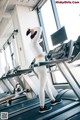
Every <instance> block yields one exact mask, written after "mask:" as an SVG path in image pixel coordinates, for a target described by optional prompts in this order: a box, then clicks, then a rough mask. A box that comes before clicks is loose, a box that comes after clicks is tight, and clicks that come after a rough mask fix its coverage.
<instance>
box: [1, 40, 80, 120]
mask: <svg viewBox="0 0 80 120" xmlns="http://www.w3.org/2000/svg"><path fill="white" fill-rule="evenodd" d="M72 48H73V42H72V41H69V42H68V43H64V44H62V45H61V46H59V47H57V49H54V50H53V52H52V53H51V56H52V57H53V58H54V57H55V58H56V59H53V60H50V61H46V62H40V63H39V64H35V65H34V67H40V66H43V65H51V64H52V65H53V64H57V65H58V67H59V69H60V71H61V72H62V74H63V75H64V76H65V78H66V79H67V81H68V83H69V85H70V86H71V88H72V90H73V91H72V92H71V93H72V96H71V98H72V99H71V98H70V96H69V97H68V98H67V99H66V98H65V97H63V96H64V95H65V96H66V93H68V92H69V90H66V91H65V92H63V91H62V93H60V94H61V95H60V94H59V95H60V96H61V97H62V102H60V103H57V104H54V105H53V106H52V110H51V111H48V112H45V113H43V114H40V113H39V112H38V111H39V101H38V98H34V100H33V99H31V100H29V101H26V102H25V105H24V104H21V103H20V104H19V105H22V107H20V108H19V105H18V106H12V107H11V108H10V109H9V108H6V109H4V110H1V111H2V112H4V111H5V110H6V111H7V112H8V114H9V116H8V117H9V120H15V119H16V120H60V119H62V120H68V119H71V120H72V118H74V117H75V116H74V115H78V114H79V112H80V86H79V83H78V81H77V80H76V78H75V77H74V75H73V74H72V71H70V70H69V66H68V67H67V62H69V60H70V59H71V56H72ZM56 51H57V52H56ZM64 53H65V54H64ZM57 54H58V55H57ZM66 61H67V62H66ZM63 68H64V69H63ZM26 71H27V70H26ZM71 93H70V92H69V93H68V94H71ZM68 94H67V96H68ZM73 98H74V99H73ZM33 101H34V102H35V103H34V102H33ZM46 104H47V105H50V100H49V99H46ZM13 107H14V110H13ZM15 107H16V109H15ZM77 120H78V119H77Z"/></svg>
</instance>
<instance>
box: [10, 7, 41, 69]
mask: <svg viewBox="0 0 80 120" xmlns="http://www.w3.org/2000/svg"><path fill="white" fill-rule="evenodd" d="M12 20H13V25H14V28H15V29H18V30H19V33H18V35H17V38H16V42H17V47H18V53H19V58H18V61H19V62H20V65H21V67H22V68H28V67H29V65H30V63H31V62H32V60H33V58H34V56H33V53H32V51H31V49H30V39H29V37H26V31H27V29H28V28H29V27H35V26H39V22H38V17H37V13H36V11H30V9H28V8H27V7H24V6H18V5H17V6H16V7H15V9H14V12H13V13H12Z"/></svg>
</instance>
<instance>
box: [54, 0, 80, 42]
mask: <svg viewBox="0 0 80 120" xmlns="http://www.w3.org/2000/svg"><path fill="white" fill-rule="evenodd" d="M55 1H56V0H55ZM61 1H62V2H63V4H62V3H60V0H57V1H56V6H57V11H58V15H59V19H60V23H61V26H63V25H64V26H65V28H66V31H67V35H68V39H69V40H76V39H77V37H78V36H79V35H80V4H79V2H78V1H74V2H73V1H72V0H71V1H69V2H67V3H65V2H64V0H61Z"/></svg>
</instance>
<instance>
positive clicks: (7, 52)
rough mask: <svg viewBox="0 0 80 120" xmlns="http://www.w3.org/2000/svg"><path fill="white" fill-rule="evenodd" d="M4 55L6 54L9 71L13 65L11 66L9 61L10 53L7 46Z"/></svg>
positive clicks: (10, 60)
mask: <svg viewBox="0 0 80 120" xmlns="http://www.w3.org/2000/svg"><path fill="white" fill-rule="evenodd" d="M5 53H6V58H7V63H8V65H9V67H10V69H12V68H13V65H12V59H11V53H10V48H9V45H8V46H6V48H5Z"/></svg>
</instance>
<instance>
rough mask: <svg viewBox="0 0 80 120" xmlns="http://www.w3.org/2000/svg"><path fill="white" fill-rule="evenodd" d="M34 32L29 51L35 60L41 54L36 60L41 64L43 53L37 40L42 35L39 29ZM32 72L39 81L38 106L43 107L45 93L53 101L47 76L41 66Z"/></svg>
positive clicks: (43, 58) (45, 70) (43, 59)
mask: <svg viewBox="0 0 80 120" xmlns="http://www.w3.org/2000/svg"><path fill="white" fill-rule="evenodd" d="M34 30H35V31H37V34H36V35H35V37H34V38H33V39H31V49H32V52H33V54H34V56H35V58H36V57H37V56H38V55H39V54H43V57H39V58H36V63H38V62H43V61H45V56H44V53H43V51H42V48H41V46H40V45H39V42H38V41H39V39H40V36H41V33H42V29H41V28H40V27H37V28H34ZM34 70H35V71H36V73H37V74H38V78H39V81H40V92H39V99H40V106H44V102H45V91H46V93H47V94H48V96H49V98H50V99H51V100H55V99H54V97H53V94H52V91H51V88H50V87H49V84H48V83H49V81H48V80H49V78H48V75H47V69H46V66H41V67H36V68H34Z"/></svg>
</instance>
